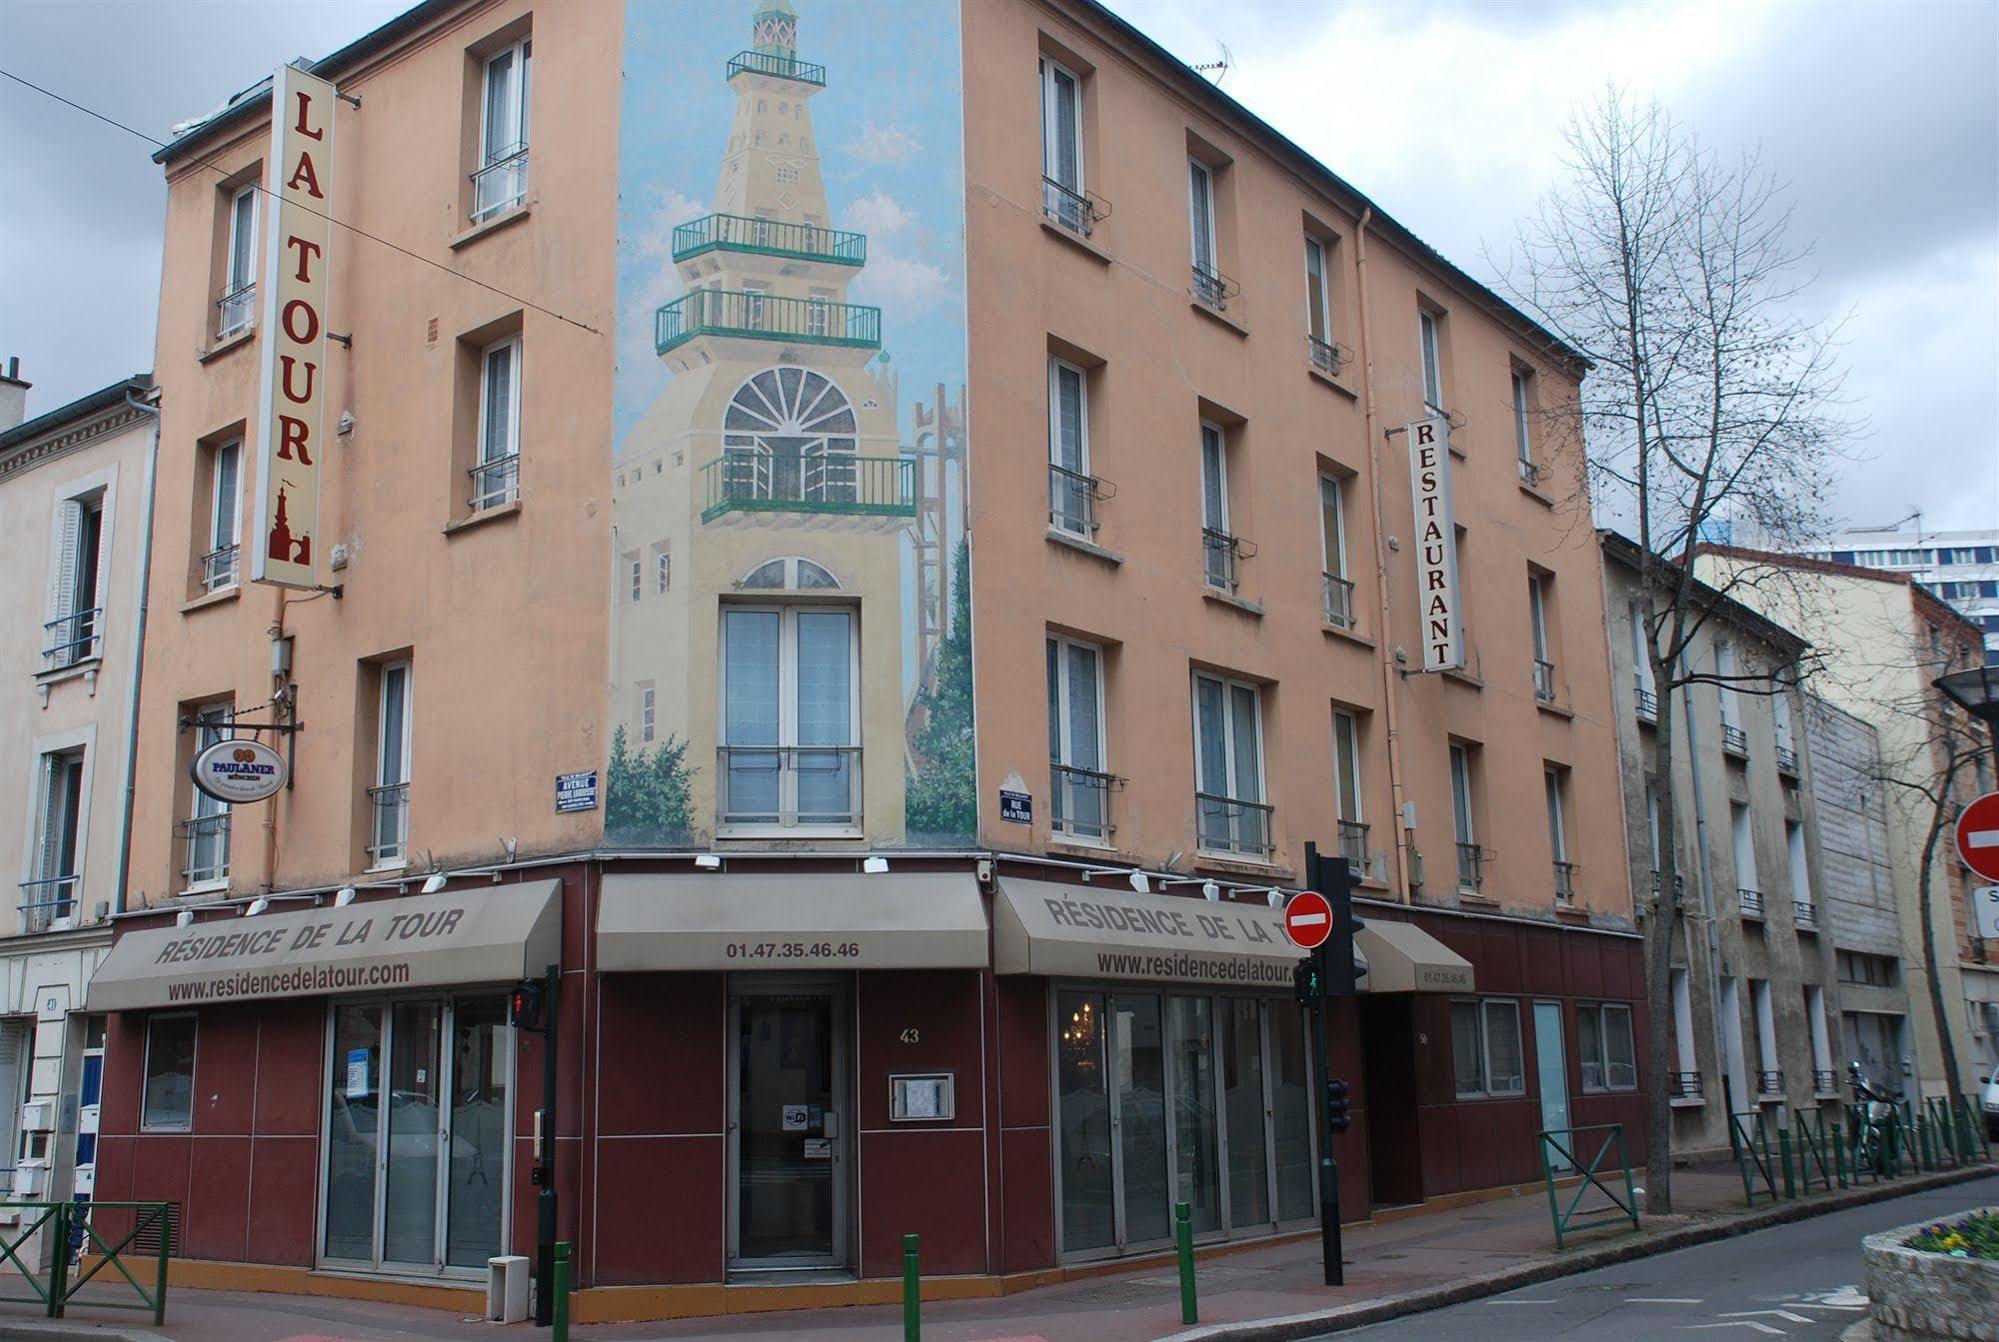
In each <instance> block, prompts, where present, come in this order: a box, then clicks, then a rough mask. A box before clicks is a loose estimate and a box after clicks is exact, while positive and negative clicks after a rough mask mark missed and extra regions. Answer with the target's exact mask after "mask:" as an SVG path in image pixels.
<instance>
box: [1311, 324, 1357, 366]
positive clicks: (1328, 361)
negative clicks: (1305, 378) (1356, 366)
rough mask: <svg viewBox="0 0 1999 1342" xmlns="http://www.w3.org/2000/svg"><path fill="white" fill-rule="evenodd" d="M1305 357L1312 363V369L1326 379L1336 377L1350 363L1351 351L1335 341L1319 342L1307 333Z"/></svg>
mask: <svg viewBox="0 0 1999 1342" xmlns="http://www.w3.org/2000/svg"><path fill="white" fill-rule="evenodd" d="M1305 357H1306V358H1307V359H1310V360H1311V361H1312V367H1314V368H1316V369H1318V370H1319V371H1320V372H1322V373H1324V374H1325V375H1326V376H1327V377H1338V376H1339V375H1340V374H1341V373H1344V372H1345V371H1346V368H1347V364H1348V363H1349V362H1351V361H1352V359H1353V351H1351V350H1349V349H1348V348H1347V347H1346V346H1345V345H1342V344H1340V343H1339V342H1338V341H1336V340H1321V339H1319V337H1317V336H1315V335H1313V334H1311V333H1310V332H1309V331H1308V332H1306V334H1305Z"/></svg>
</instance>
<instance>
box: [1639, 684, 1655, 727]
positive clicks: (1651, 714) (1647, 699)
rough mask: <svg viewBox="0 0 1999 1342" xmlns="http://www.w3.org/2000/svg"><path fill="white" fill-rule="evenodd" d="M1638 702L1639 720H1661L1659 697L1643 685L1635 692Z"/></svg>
mask: <svg viewBox="0 0 1999 1342" xmlns="http://www.w3.org/2000/svg"><path fill="white" fill-rule="evenodd" d="M1635 693H1636V696H1637V700H1638V720H1639V721H1640V722H1657V721H1658V720H1659V696H1658V695H1656V694H1654V693H1653V692H1652V691H1651V690H1648V689H1646V688H1645V686H1644V685H1643V684H1642V683H1641V684H1640V685H1639V686H1638V688H1637V690H1636V691H1635Z"/></svg>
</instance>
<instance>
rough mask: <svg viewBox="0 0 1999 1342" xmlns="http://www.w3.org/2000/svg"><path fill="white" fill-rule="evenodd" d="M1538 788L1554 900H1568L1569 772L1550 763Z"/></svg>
mask: <svg viewBox="0 0 1999 1342" xmlns="http://www.w3.org/2000/svg"><path fill="white" fill-rule="evenodd" d="M1541 787H1542V791H1543V793H1544V794H1545V795H1546V798H1547V803H1548V851H1549V852H1550V853H1551V854H1553V856H1554V863H1555V872H1554V881H1555V902H1556V903H1557V904H1568V903H1572V902H1574V900H1575V897H1576V864H1575V863H1574V862H1571V861H1570V860H1569V830H1568V823H1567V816H1566V815H1565V814H1564V813H1565V812H1566V810H1567V809H1568V793H1569V771H1568V770H1567V769H1565V768H1563V767H1561V766H1560V765H1554V764H1551V765H1549V766H1548V767H1547V768H1545V769H1543V770H1542V771H1541Z"/></svg>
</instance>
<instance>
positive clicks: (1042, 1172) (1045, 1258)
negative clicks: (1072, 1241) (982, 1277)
mask: <svg viewBox="0 0 1999 1342" xmlns="http://www.w3.org/2000/svg"><path fill="white" fill-rule="evenodd" d="M1049 1138H1050V1134H1049V1131H1048V1129H1047V1128H1045V1127H1033V1128H1008V1129H1006V1130H1005V1131H1003V1132H1001V1133H1000V1203H1001V1207H1000V1224H1001V1226H1002V1228H1003V1229H1002V1233H1001V1243H1000V1255H999V1257H1000V1261H999V1262H998V1264H996V1265H995V1266H996V1269H997V1270H998V1271H1000V1272H1025V1271H1027V1270H1029V1269H1030V1268H1040V1267H1049V1266H1052V1265H1053V1264H1054V1262H1055V1166H1054V1162H1053V1157H1052V1153H1051V1152H1050V1151H1049V1149H1048V1143H1049Z"/></svg>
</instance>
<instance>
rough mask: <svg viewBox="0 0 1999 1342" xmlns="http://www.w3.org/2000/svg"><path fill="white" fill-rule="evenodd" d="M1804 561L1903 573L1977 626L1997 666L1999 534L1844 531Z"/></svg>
mask: <svg viewBox="0 0 1999 1342" xmlns="http://www.w3.org/2000/svg"><path fill="white" fill-rule="evenodd" d="M1807 557H1809V558H1812V559H1822V560H1826V561H1827V562H1829V563H1834V564H1852V565H1854V566H1856V567H1859V568H1875V569H1885V570H1887V571H1888V572H1890V573H1906V574H1908V575H1909V579H1910V581H1912V582H1919V583H1921V584H1922V585H1923V586H1925V587H1927V588H1929V589H1930V591H1932V592H1934V593H1935V594H1936V595H1937V596H1938V597H1940V598H1942V599H1943V600H1944V601H1946V602H1948V603H1949V604H1950V605H1951V606H1952V607H1954V608H1955V609H1956V610H1957V611H1958V612H1959V613H1960V614H1962V615H1963V616H1964V617H1965V618H1966V619H1968V620H1970V621H1971V622H1972V623H1974V624H1976V625H1977V626H1978V627H1979V630H1980V632H1981V633H1982V634H1983V636H1984V639H1985V660H1986V662H1987V664H1988V665H1989V664H1992V663H1995V662H1999V531H1993V530H1985V531H1924V530H1921V529H1920V528H1918V529H1917V530H1914V531H1901V530H1896V529H1892V528H1889V529H1874V530H1867V529H1860V530H1855V531H1843V532H1841V533H1839V534H1838V535H1836V536H1834V537H1833V538H1832V539H1831V541H1830V542H1829V543H1828V544H1827V545H1826V546H1824V547H1823V548H1821V549H1817V550H1812V551H1809V552H1808V556H1807Z"/></svg>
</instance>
